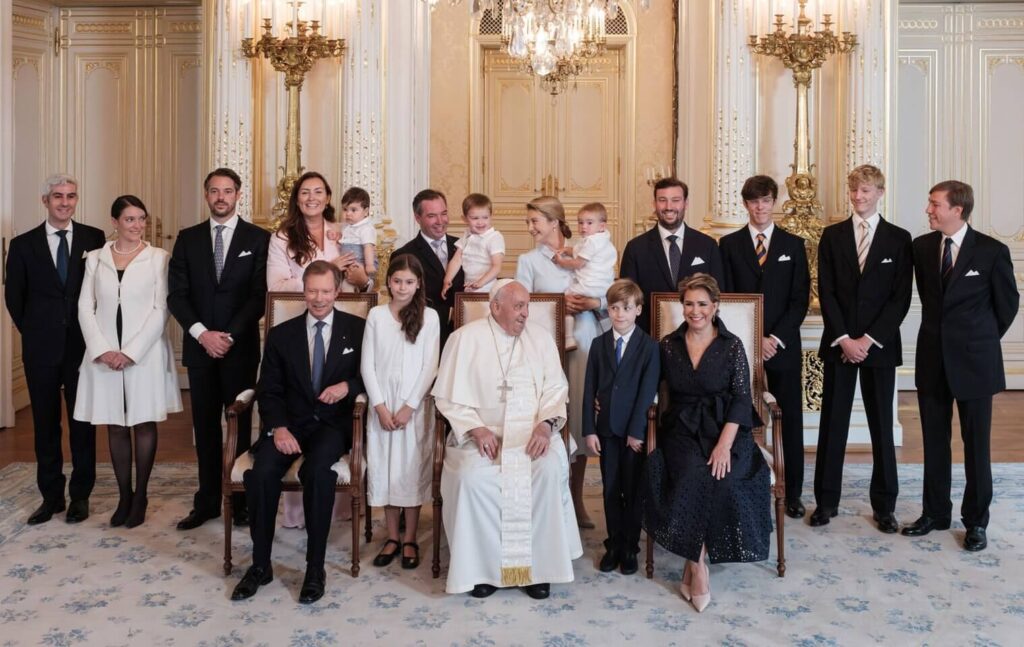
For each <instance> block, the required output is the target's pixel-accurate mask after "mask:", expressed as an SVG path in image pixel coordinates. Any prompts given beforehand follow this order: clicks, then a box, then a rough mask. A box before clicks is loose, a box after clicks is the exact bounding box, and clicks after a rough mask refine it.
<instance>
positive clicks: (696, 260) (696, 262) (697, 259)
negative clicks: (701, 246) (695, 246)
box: [690, 256, 704, 267]
mask: <svg viewBox="0 0 1024 647" xmlns="http://www.w3.org/2000/svg"><path fill="white" fill-rule="evenodd" d="M703 264H704V259H703V258H701V257H700V256H697V257H694V259H693V262H692V263H690V267H693V266H694V265H703Z"/></svg>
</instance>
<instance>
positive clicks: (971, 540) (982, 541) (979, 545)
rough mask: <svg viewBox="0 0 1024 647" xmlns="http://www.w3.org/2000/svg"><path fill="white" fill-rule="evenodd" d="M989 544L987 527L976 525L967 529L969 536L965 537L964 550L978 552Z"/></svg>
mask: <svg viewBox="0 0 1024 647" xmlns="http://www.w3.org/2000/svg"><path fill="white" fill-rule="evenodd" d="M987 546H988V537H986V536H985V529H984V528H982V527H981V526H974V527H973V528H968V529H967V536H966V537H964V550H969V551H971V552H972V553H976V552H978V551H979V550H985V548H986V547H987Z"/></svg>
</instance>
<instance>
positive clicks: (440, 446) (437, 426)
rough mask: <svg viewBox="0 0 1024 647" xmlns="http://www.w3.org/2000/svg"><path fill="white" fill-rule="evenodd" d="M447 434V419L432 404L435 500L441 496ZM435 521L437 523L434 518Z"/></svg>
mask: <svg viewBox="0 0 1024 647" xmlns="http://www.w3.org/2000/svg"><path fill="white" fill-rule="evenodd" d="M447 436H448V421H447V420H445V419H444V416H442V415H441V412H440V411H438V410H437V405H436V404H435V405H434V478H433V480H432V481H431V483H432V485H433V490H434V491H433V495H434V500H435V501H436V500H437V499H438V498H440V496H441V469H442V468H443V467H444V443H445V440H446V438H447ZM435 523H439V522H437V521H436V520H435Z"/></svg>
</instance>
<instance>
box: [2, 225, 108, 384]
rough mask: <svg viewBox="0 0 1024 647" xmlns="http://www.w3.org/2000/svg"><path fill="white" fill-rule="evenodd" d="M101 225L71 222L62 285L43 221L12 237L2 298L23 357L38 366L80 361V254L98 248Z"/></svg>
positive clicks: (102, 236) (82, 257)
mask: <svg viewBox="0 0 1024 647" xmlns="http://www.w3.org/2000/svg"><path fill="white" fill-rule="evenodd" d="M105 242H106V235H105V234H104V233H103V230H102V229H97V228H96V227H90V226H89V225H85V224H82V223H80V222H75V223H74V225H73V230H72V234H71V248H70V249H69V250H68V277H67V282H66V284H65V285H61V283H60V277H59V276H58V275H57V266H56V265H55V264H54V262H53V257H52V256H50V247H49V245H47V243H46V225H45V224H42V225H39V226H38V227H36V228H35V229H32V230H30V231H27V232H25V233H24V234H21V235H20V236H17V237H15V238H14V240H12V241H11V247H10V249H9V250H8V252H7V286H6V292H5V295H4V296H5V299H4V300H5V301H6V302H7V310H8V311H9V312H10V313H11V319H13V320H14V325H15V326H17V327H18V330H19V331H20V332H21V348H22V361H24V362H25V363H26V364H35V365H37V366H58V365H60V364H61V363H62V362H72V363H75V364H77V363H79V362H81V361H82V355H83V354H84V353H85V341H84V340H83V339H82V329H81V328H80V327H79V325H78V294H79V292H81V290H82V277H83V275H84V274H85V253H86V252H88V251H91V250H94V249H98V248H100V247H103V244H104V243H105Z"/></svg>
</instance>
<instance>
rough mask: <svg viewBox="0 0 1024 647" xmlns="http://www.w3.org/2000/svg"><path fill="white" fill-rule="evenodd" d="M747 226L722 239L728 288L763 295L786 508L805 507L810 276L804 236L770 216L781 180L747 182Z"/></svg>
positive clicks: (798, 511)
mask: <svg viewBox="0 0 1024 647" xmlns="http://www.w3.org/2000/svg"><path fill="white" fill-rule="evenodd" d="M741 195H742V196H743V206H744V207H745V208H746V210H747V213H748V215H749V216H750V222H749V223H748V224H747V226H746V227H743V228H741V229H738V230H736V231H734V232H732V233H731V234H729V235H727V236H723V237H722V239H721V240H720V241H718V246H719V248H720V249H721V250H722V263H723V266H724V268H725V286H724V289H725V291H726V292H738V293H748V294H763V295H764V332H765V337H764V339H763V340H762V344H761V349H762V350H761V354H762V356H763V357H762V359H763V360H764V373H765V377H767V378H768V388H769V389H770V390H771V392H772V394H773V395H774V396H775V398H776V399H777V400H778V402H779V406H780V407H782V451H783V456H784V458H785V465H786V514H788V515H789V516H790V517H793V518H794V519H799V518H801V517H803V516H804V513H805V512H806V510H805V509H804V504H803V502H802V501H801V500H800V495H801V493H802V492H803V487H804V411H803V408H804V407H803V378H802V377H801V369H802V355H801V352H800V324H802V323H803V321H804V317H805V316H806V315H807V304H808V301H809V300H810V291H811V281H810V273H809V271H808V267H807V252H806V250H805V249H804V239H803V238H800V237H799V236H796V235H794V234H791V233H789V232H788V231H786V230H785V229H783V228H781V227H777V226H776V225H775V223H774V221H773V220H772V211H773V210H774V208H775V200H776V199H777V198H778V197H779V185H777V184H776V183H775V180H773V179H771V178H770V177H768V176H766V175H755V176H753V177H751V178H748V179H747V181H746V182H744V183H743V190H742V191H741Z"/></svg>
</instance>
